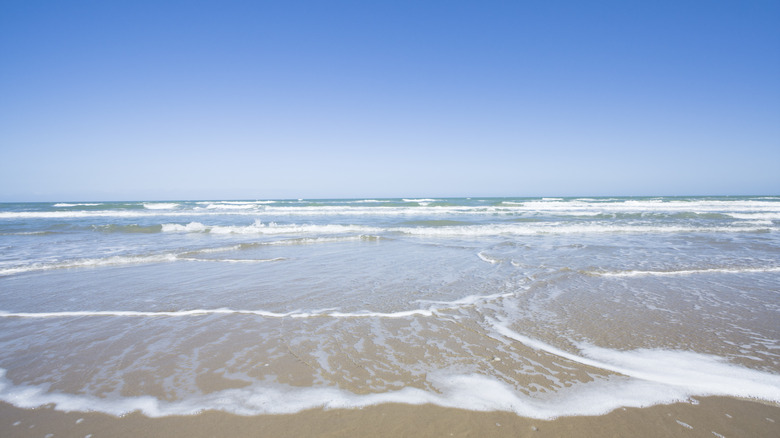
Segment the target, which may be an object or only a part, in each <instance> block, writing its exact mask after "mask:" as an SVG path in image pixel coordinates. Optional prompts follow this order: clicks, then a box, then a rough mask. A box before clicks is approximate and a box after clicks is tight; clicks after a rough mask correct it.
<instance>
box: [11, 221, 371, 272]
mask: <svg viewBox="0 0 780 438" xmlns="http://www.w3.org/2000/svg"><path fill="white" fill-rule="evenodd" d="M139 232H144V231H139ZM382 239H385V238H383V237H379V236H373V235H365V234H361V235H353V236H333V237H300V238H294V239H283V240H274V241H270V242H251V243H239V244H235V245H228V246H222V247H216V248H200V249H194V250H188V251H181V252H169V253H163V254H148V255H128V256H109V257H98V258H81V259H74V260H64V261H58V262H48V263H46V262H39V263H30V264H26V265H19V266H12V267H7V268H0V276H8V275H14V274H21V273H25V272H35V271H48V270H54V269H70V268H94V267H102V266H120V265H133V264H146V263H167V262H175V261H197V262H215V263H220V262H221V263H265V262H277V261H282V260H287V259H286V258H284V257H275V258H270V259H235V258H230V259H214V258H199V257H197V256H198V255H202V254H212V253H220V252H229V251H240V250H246V249H253V248H257V247H261V246H276V245H309V244H323V243H336V242H354V241H362V242H375V241H379V240H382Z"/></svg>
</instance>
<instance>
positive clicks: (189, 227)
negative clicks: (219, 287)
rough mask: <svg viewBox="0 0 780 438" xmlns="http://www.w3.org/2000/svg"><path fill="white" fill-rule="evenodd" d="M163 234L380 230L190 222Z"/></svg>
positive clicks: (166, 227)
mask: <svg viewBox="0 0 780 438" xmlns="http://www.w3.org/2000/svg"><path fill="white" fill-rule="evenodd" d="M162 231H164V232H190V233H192V232H195V233H213V234H342V233H364V234H370V233H379V232H381V231H382V229H381V228H377V227H367V226H361V225H339V224H327V225H316V224H310V225H296V224H276V223H274V222H270V223H263V222H261V221H255V222H254V223H253V224H251V225H245V226H223V225H208V226H207V225H203V224H202V223H200V222H190V223H188V224H186V225H180V224H163V226H162Z"/></svg>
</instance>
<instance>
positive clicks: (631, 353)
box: [494, 322, 780, 403]
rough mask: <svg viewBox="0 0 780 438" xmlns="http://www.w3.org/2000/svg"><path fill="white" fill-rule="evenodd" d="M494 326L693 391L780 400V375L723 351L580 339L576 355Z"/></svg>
mask: <svg viewBox="0 0 780 438" xmlns="http://www.w3.org/2000/svg"><path fill="white" fill-rule="evenodd" d="M494 327H495V328H496V330H497V331H498V332H499V333H500V334H502V335H503V336H506V337H507V338H510V339H514V340H516V341H519V342H520V343H522V344H524V345H526V346H528V347H531V348H533V349H536V350H540V351H545V352H547V353H550V354H553V355H556V356H560V357H563V358H566V359H569V360H571V361H573V362H577V363H579V364H582V365H587V366H591V367H594V368H600V369H603V370H607V371H612V372H615V373H619V374H622V375H624V376H628V377H632V378H636V379H641V380H643V381H647V382H652V383H656V384H661V385H665V386H670V387H675V388H679V389H681V391H682V392H683V393H685V394H688V395H701V396H709V395H721V396H732V397H745V398H757V399H760V400H766V401H770V402H774V403H780V375H777V374H772V373H767V372H762V371H758V370H753V369H749V368H744V367H740V366H737V365H733V364H730V363H728V362H726V361H725V359H723V358H721V357H718V356H712V355H706V354H700V353H694V352H689V351H670V350H650V349H637V350H628V351H619V350H612V349H608V348H601V347H596V346H593V345H590V344H586V343H580V344H578V345H577V347H578V348H579V349H580V351H581V352H582V354H583V355H576V354H572V353H569V352H567V351H564V350H561V349H560V348H557V347H554V346H552V345H549V344H546V343H544V342H541V341H538V340H535V339H532V338H529V337H527V336H523V335H521V334H519V333H517V332H515V331H513V330H511V329H509V328H508V327H507V326H506V324H504V323H499V322H494Z"/></svg>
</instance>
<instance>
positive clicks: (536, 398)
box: [0, 324, 780, 420]
mask: <svg viewBox="0 0 780 438" xmlns="http://www.w3.org/2000/svg"><path fill="white" fill-rule="evenodd" d="M497 328H498V329H500V331H501V335H502V336H504V337H506V338H508V339H510V340H512V341H515V342H520V343H521V344H523V345H526V346H528V347H531V348H533V349H536V350H540V351H544V352H546V353H548V354H552V355H555V356H559V357H562V358H566V359H568V360H571V361H573V362H576V363H580V364H583V365H587V366H592V367H596V368H599V369H604V370H608V371H610V372H613V373H617V375H614V376H612V377H609V378H599V379H597V380H594V381H592V382H589V383H583V384H578V385H573V386H572V387H570V388H563V389H561V390H559V391H556V392H555V393H554V394H550V395H525V394H523V393H521V392H519V391H517V390H515V389H514V387H513V386H512V385H511V384H508V383H506V382H503V381H501V380H498V379H495V378H491V377H489V376H486V375H482V374H458V373H453V372H448V371H444V370H441V371H435V372H430V373H428V374H427V375H426V383H427V386H429V388H430V389H429V390H423V389H420V388H414V387H405V388H403V389H400V390H395V391H386V392H377V393H369V394H355V393H352V392H349V391H346V390H344V389H340V388H336V387H326V386H313V387H294V386H289V385H283V384H277V383H273V382H255V383H253V384H250V385H249V386H247V387H243V388H240V389H226V390H221V391H216V392H213V393H209V394H202V393H199V394H195V395H192V396H189V397H186V398H184V399H181V400H176V401H165V400H160V399H157V398H155V397H151V396H135V397H112V398H101V397H97V396H91V395H83V394H65V393H62V392H49V391H48V389H47V387H46V386H45V385H40V386H34V385H14V384H13V383H12V382H11V381H10V380H8V379H7V378H6V370H4V369H0V400H2V401H4V402H7V403H11V404H13V405H15V406H17V407H21V408H35V407H39V406H44V405H53V406H54V408H55V409H57V410H62V411H80V412H87V411H98V412H104V413H107V414H111V415H117V416H121V415H124V414H128V413H130V412H134V411H138V412H141V413H142V414H144V415H146V416H149V417H164V416H174V415H197V414H200V413H201V412H203V411H208V410H214V411H223V412H229V413H233V414H237V415H261V414H290V413H297V412H301V411H304V410H307V409H314V408H323V409H357V408H362V407H366V406H371V405H379V404H384V403H403V404H409V405H422V404H433V405H437V406H442V407H448V408H458V409H465V410H471V411H506V412H513V413H515V414H517V415H520V416H523V417H526V418H536V419H545V420H550V419H554V418H557V417H563V416H581V415H602V414H606V413H608V412H610V411H612V410H615V409H618V408H620V407H646V406H651V405H656V404H664V403H673V402H684V401H690V399H691V397H693V396H713V395H717V396H731V397H742V398H751V399H758V400H764V401H767V402H771V403H778V402H780V376H778V375H775V374H771V373H767V372H761V371H756V370H751V369H747V368H743V367H740V366H736V365H732V364H729V363H727V362H725V361H724V360H723V359H722V358H719V357H716V356H709V355H704V354H698V353H693V352H686V351H668V350H628V351H617V350H611V349H605V348H600V347H596V346H592V345H580V346H578V348H580V354H573V353H569V352H566V351H563V350H560V349H558V348H555V347H552V346H550V345H547V344H545V343H543V342H540V341H537V340H535V339H531V338H528V337H526V336H523V335H521V334H519V333H517V332H514V331H512V330H510V329H508V328H507V327H506V326H504V325H502V324H497Z"/></svg>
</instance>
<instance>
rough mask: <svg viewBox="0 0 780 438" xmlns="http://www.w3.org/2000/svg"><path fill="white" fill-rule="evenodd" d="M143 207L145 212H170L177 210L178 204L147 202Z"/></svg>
mask: <svg viewBox="0 0 780 438" xmlns="http://www.w3.org/2000/svg"><path fill="white" fill-rule="evenodd" d="M143 206H144V208H146V209H147V210H172V209H174V208H178V207H179V204H177V203H175V202H147V203H144V204H143Z"/></svg>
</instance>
